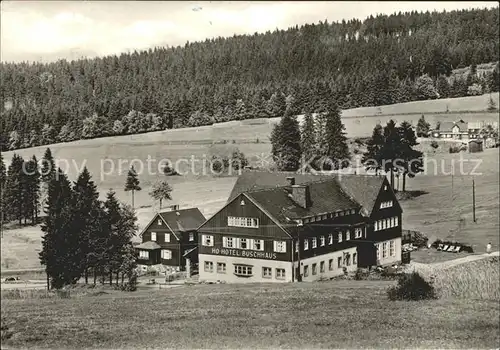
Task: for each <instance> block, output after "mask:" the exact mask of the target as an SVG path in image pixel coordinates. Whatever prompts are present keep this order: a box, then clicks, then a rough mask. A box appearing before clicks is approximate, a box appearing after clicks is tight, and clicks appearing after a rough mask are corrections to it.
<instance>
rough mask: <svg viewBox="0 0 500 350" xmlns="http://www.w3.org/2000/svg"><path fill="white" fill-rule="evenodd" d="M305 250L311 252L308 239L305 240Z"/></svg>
mask: <svg viewBox="0 0 500 350" xmlns="http://www.w3.org/2000/svg"><path fill="white" fill-rule="evenodd" d="M304 250H309V240H308V239H307V238H305V239H304Z"/></svg>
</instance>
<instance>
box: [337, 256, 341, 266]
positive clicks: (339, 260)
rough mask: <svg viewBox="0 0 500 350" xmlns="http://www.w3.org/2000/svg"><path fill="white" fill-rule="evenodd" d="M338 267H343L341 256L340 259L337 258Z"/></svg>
mask: <svg viewBox="0 0 500 350" xmlns="http://www.w3.org/2000/svg"><path fill="white" fill-rule="evenodd" d="M337 267H338V268H341V267H342V257H341V256H339V257H338V258H337Z"/></svg>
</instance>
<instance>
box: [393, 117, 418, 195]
mask: <svg viewBox="0 0 500 350" xmlns="http://www.w3.org/2000/svg"><path fill="white" fill-rule="evenodd" d="M397 129H398V134H399V138H400V141H399V150H398V153H399V154H398V162H397V164H395V167H396V168H397V169H398V171H399V172H400V173H401V174H402V175H403V192H404V191H406V176H408V177H410V178H413V177H415V175H416V174H418V173H420V172H422V171H423V159H422V156H423V153H422V152H420V151H418V150H415V149H413V147H414V146H417V145H418V142H417V137H416V136H415V131H414V130H413V127H412V126H411V124H410V123H408V122H407V121H404V122H402V123H401V125H400V126H399V127H398V128H397Z"/></svg>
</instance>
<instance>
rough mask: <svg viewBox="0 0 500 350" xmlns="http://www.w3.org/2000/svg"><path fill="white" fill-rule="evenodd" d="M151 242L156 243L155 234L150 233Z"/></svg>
mask: <svg viewBox="0 0 500 350" xmlns="http://www.w3.org/2000/svg"><path fill="white" fill-rule="evenodd" d="M151 240H152V241H153V242H156V232H151Z"/></svg>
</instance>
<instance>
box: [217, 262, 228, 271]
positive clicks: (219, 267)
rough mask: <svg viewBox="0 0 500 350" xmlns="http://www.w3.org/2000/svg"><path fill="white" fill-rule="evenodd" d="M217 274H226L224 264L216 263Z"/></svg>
mask: <svg viewBox="0 0 500 350" xmlns="http://www.w3.org/2000/svg"><path fill="white" fill-rule="evenodd" d="M217 273H226V263H224V262H218V263H217Z"/></svg>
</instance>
